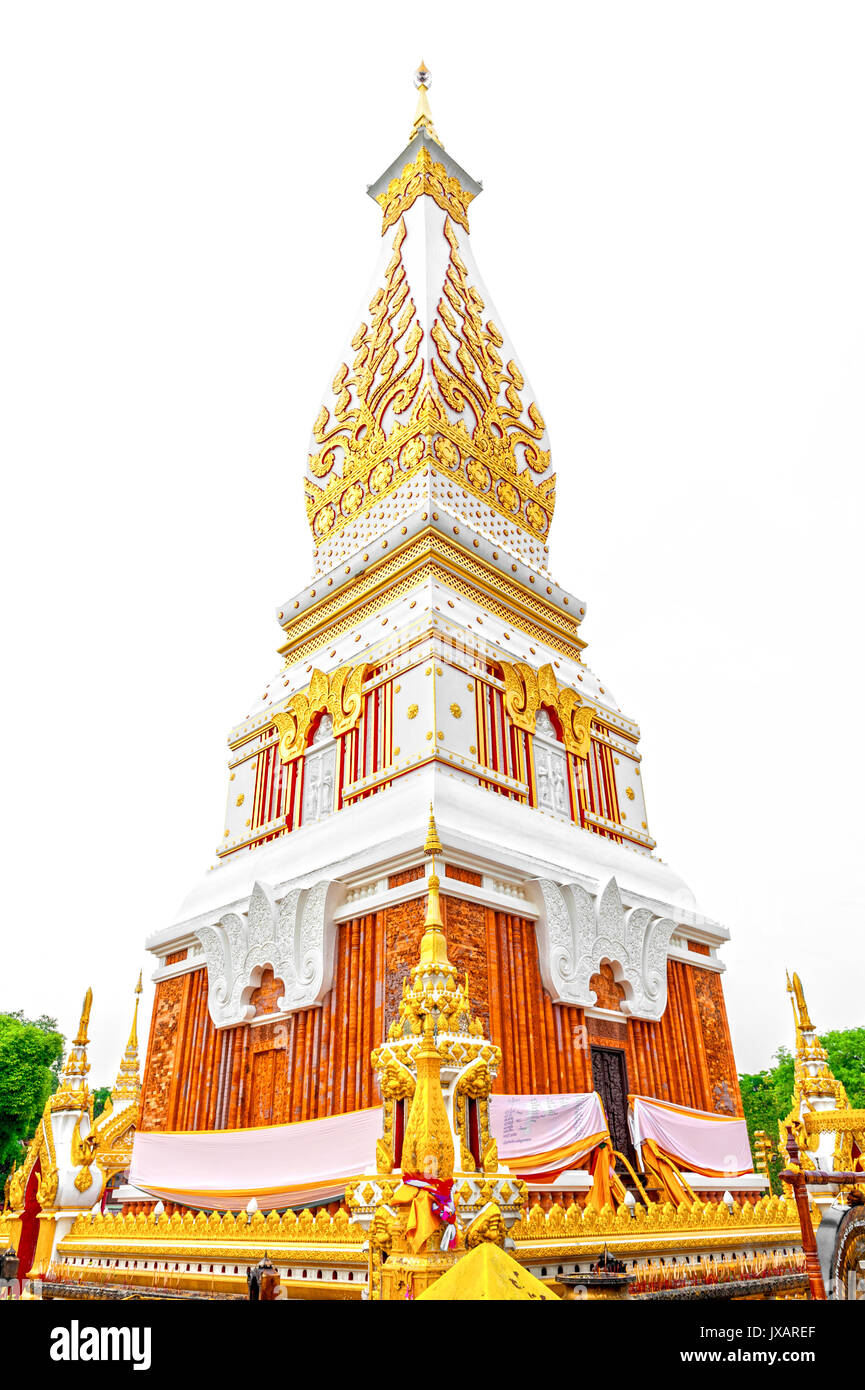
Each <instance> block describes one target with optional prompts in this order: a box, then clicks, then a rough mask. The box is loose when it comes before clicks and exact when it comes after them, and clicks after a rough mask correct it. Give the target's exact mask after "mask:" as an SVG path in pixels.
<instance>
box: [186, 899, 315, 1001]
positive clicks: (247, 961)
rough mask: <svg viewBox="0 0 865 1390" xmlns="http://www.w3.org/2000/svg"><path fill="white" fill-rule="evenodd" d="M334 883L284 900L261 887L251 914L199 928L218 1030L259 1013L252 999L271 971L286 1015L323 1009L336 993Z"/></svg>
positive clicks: (251, 904)
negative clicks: (330, 905)
mask: <svg viewBox="0 0 865 1390" xmlns="http://www.w3.org/2000/svg"><path fill="white" fill-rule="evenodd" d="M330 886H331V885H330V881H329V880H327V879H323V880H322V881H321V882H320V883H316V884H314V885H313V887H312V888H292V889H289V890H287V891H285V892H284V894H283V895H282V896H279V894H278V893H277V892H276V890H275V889H273V888H271V887H270V886H269V885H268V884H266V883H256V884H255V886H254V888H253V890H252V894H251V896H250V899H249V906H248V907H247V909H246V911H245V912H226V913H224V915H223V916H222V917H221V918H220V919H219V921H217V922H213V923H211V924H209V925H207V926H203V927H199V928H198V929H197V931H196V933H195V934H196V936H197V937H198V940H199V941H200V942H201V945H202V947H203V949H204V955H205V959H206V961H207V980H208V1005H209V1008H210V1016H211V1018H212V1019H213V1021H214V1023H215V1024H217V1026H218V1027H223V1028H224V1027H228V1026H230V1025H233V1024H236V1023H242V1022H243V1021H244V1020H245V1019H247V1018H249V1017H250V1016H251V1014H252V1012H253V1010H252V1006H251V1005H250V1002H249V999H250V995H251V994H252V991H253V990H254V989H255V987H256V985H257V984H258V983H259V982H260V979H261V972H262V970H264V969H265V968H266V967H268V966H269V967H270V969H271V970H272V971H273V973H274V975H275V976H276V977H277V978H278V979H281V980H282V981H283V984H284V985H285V993H284V994H283V995H282V997H281V998H280V999H279V1001H278V1007H279V1009H280V1010H287V1011H293V1010H295V1009H306V1008H309V1007H310V1006H311V1005H313V1004H320V1003H321V1001H322V999H323V997H324V995H325V994H326V993H327V991H328V990H329V989H330V985H331V979H330V976H331V973H332V957H333V949H332V948H333V939H332V933H333V930H334V928H333V924H332V923H331V922H329V921H328V917H327V912H326V903H327V893H328V889H329V888H330Z"/></svg>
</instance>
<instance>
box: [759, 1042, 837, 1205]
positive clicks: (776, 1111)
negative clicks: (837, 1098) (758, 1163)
mask: <svg viewBox="0 0 865 1390" xmlns="http://www.w3.org/2000/svg"><path fill="white" fill-rule="evenodd" d="M820 1042H821V1043H822V1045H823V1047H825V1049H826V1051H827V1053H828V1054H829V1066H830V1067H831V1069H832V1072H833V1074H834V1076H835V1078H836V1080H837V1081H840V1082H842V1083H843V1086H844V1089H845V1090H846V1092H847V1096H848V1099H849V1101H850V1104H851V1105H852V1106H853V1107H854V1109H860V1108H863V1107H865V1028H847V1029H846V1030H840V1031H834V1032H831V1033H824V1034H823V1035H822V1037H821V1038H820ZM774 1062H775V1065H774V1066H773V1067H769V1068H768V1069H767V1070H766V1071H758V1072H750V1073H749V1072H745V1073H743V1075H741V1076H740V1077H739V1087H740V1089H741V1092H742V1105H743V1107H744V1110H745V1119H746V1121H747V1123H748V1138H749V1139H750V1141H751V1152H752V1153H753V1154H755V1155H756V1152H757V1149H756V1145H755V1142H754V1132H755V1130H758V1129H762V1130H765V1132H766V1134H768V1136H769V1138H770V1139H771V1140H772V1143H773V1144H774V1145H776V1146H777V1144H778V1125H779V1123H780V1122H781V1121H782V1120H783V1119H784V1118H785V1117H786V1116H787V1115H788V1114H789V1113H790V1105H791V1101H792V1097H793V1058H792V1056H791V1055H790V1053H789V1052H788V1050H787V1048H786V1047H779V1048H778V1051H777V1052H776V1053H775V1056H774ZM783 1167H784V1161H782V1159H781V1158H780V1156H779V1155H777V1154H776V1155H775V1156H774V1157H773V1158H772V1159H771V1161H770V1163H769V1176H770V1178H771V1180H772V1190H773V1191H774V1192H779V1191H780V1185H779V1182H778V1174H779V1173H780V1172H781V1169H782V1168H783Z"/></svg>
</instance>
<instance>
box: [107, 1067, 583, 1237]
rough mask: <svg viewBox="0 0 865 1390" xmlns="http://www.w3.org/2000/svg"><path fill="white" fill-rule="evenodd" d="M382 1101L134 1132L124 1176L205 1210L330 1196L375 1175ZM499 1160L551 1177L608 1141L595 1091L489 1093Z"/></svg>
mask: <svg viewBox="0 0 865 1390" xmlns="http://www.w3.org/2000/svg"><path fill="white" fill-rule="evenodd" d="M382 1123H383V1114H382V1109H381V1106H372V1107H370V1108H369V1109H368V1110H353V1111H349V1113H348V1114H346V1115H330V1116H327V1117H326V1118H324V1119H320V1120H302V1121H298V1122H296V1123H294V1124H288V1125H264V1126H262V1127H260V1128H257V1129H223V1130H211V1131H201V1130H199V1131H194V1132H169V1133H138V1134H136V1136H135V1144H134V1147H133V1151H132V1166H131V1169H130V1174H129V1181H130V1183H131V1185H132V1186H133V1187H138V1188H140V1189H141V1190H142V1191H143V1192H149V1193H151V1194H152V1195H153V1196H155V1197H160V1198H162V1199H163V1200H164V1201H171V1202H177V1203H179V1204H180V1205H183V1206H189V1207H193V1208H202V1209H204V1210H208V1211H242V1210H243V1209H244V1208H245V1207H246V1205H247V1204H248V1202H249V1200H250V1198H252V1197H254V1198H255V1199H256V1201H257V1203H258V1205H259V1207H260V1208H261V1209H262V1210H263V1211H270V1210H273V1209H275V1208H283V1209H284V1208H285V1207H298V1208H299V1207H306V1206H315V1205H320V1204H321V1203H323V1202H332V1201H336V1200H339V1199H340V1198H341V1197H342V1196H343V1194H344V1192H345V1185H346V1183H347V1182H351V1181H352V1180H353V1179H354V1178H357V1177H360V1176H361V1175H362V1174H364V1173H371V1172H375V1146H376V1140H377V1139H379V1138H380V1137H381V1133H382ZM490 1127H491V1129H492V1133H493V1136H494V1137H495V1138H496V1140H497V1141H498V1147H499V1158H500V1159H501V1161H502V1163H504V1164H505V1165H506V1166H507V1167H508V1168H510V1169H511V1170H512V1171H513V1172H514V1174H515V1175H517V1176H519V1177H527V1176H529V1175H531V1176H541V1175H551V1174H552V1175H555V1174H556V1173H559V1172H561V1171H562V1170H563V1169H565V1168H571V1167H574V1166H575V1165H576V1164H578V1163H579V1162H581V1161H585V1159H586V1157H587V1155H588V1154H590V1153H591V1151H592V1149H593V1148H594V1147H595V1146H596V1145H597V1144H598V1143H600V1141H601V1140H602V1139H605V1138H607V1137H608V1136H607V1125H606V1120H605V1118H604V1112H603V1107H602V1106H601V1103H600V1100H599V1098H598V1096H597V1095H595V1094H594V1093H590V1094H588V1095H581V1094H574V1095H568V1096H492V1097H491V1099H490Z"/></svg>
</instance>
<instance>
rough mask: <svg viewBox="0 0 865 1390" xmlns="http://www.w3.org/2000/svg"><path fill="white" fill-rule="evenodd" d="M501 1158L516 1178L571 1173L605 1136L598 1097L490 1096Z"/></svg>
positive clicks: (605, 1123)
mask: <svg viewBox="0 0 865 1390" xmlns="http://www.w3.org/2000/svg"><path fill="white" fill-rule="evenodd" d="M490 1130H491V1132H492V1135H493V1138H494V1139H495V1140H496V1142H497V1144H498V1147H499V1158H500V1159H501V1160H502V1162H503V1163H506V1164H507V1165H508V1167H509V1168H512V1169H513V1170H514V1172H515V1173H519V1172H524V1173H552V1172H556V1171H557V1170H558V1171H561V1170H562V1169H564V1168H570V1167H571V1166H572V1165H573V1164H574V1163H576V1162H578V1161H579V1160H580V1159H581V1158H583V1157H585V1155H586V1154H587V1153H590V1152H591V1150H592V1149H593V1148H595V1147H596V1145H597V1144H598V1142H599V1138H600V1137H606V1135H607V1120H606V1116H605V1115H604V1107H603V1105H602V1104H601V1098H600V1096H599V1095H598V1094H597V1092H596V1091H590V1092H589V1093H588V1094H573V1095H564V1096H490Z"/></svg>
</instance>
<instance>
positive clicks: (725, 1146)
mask: <svg viewBox="0 0 865 1390" xmlns="http://www.w3.org/2000/svg"><path fill="white" fill-rule="evenodd" d="M628 1119H629V1123H630V1126H631V1138H632V1139H633V1141H634V1145H635V1147H636V1148H637V1149H640V1147H641V1146H642V1144H643V1141H644V1140H645V1139H654V1141H655V1143H656V1144H657V1145H658V1147H659V1148H661V1149H663V1150H664V1153H666V1154H669V1155H670V1157H671V1158H672V1159H673V1160H674V1161H675V1162H676V1163H677V1164H678V1166H679V1167H680V1168H687V1169H689V1170H690V1171H692V1172H694V1173H703V1174H705V1175H706V1176H709V1177H726V1176H730V1177H734V1176H736V1175H738V1174H741V1173H750V1172H752V1171H753V1168H754V1163H753V1160H752V1158H751V1146H750V1144H749V1142H748V1126H747V1125H746V1123H745V1121H744V1120H740V1119H738V1118H736V1117H735V1116H729V1115H712V1114H710V1113H708V1112H707V1111H705V1110H687V1109H686V1108H685V1107H684V1106H683V1105H669V1104H667V1102H666V1101H660V1100H651V1099H650V1098H649V1097H647V1096H634V1097H633V1101H632V1104H631V1108H630V1112H629V1115H628Z"/></svg>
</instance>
